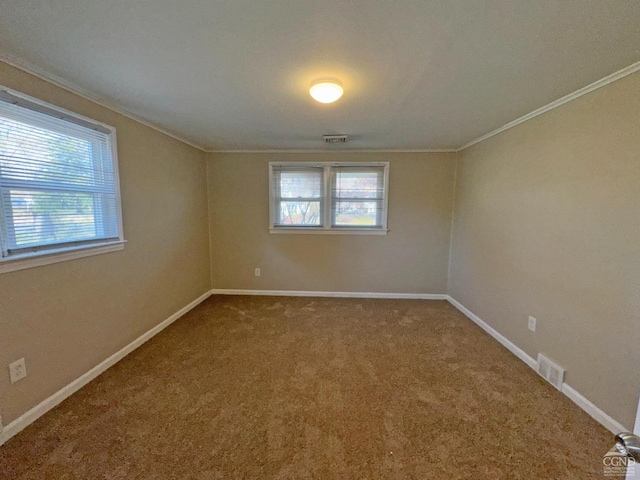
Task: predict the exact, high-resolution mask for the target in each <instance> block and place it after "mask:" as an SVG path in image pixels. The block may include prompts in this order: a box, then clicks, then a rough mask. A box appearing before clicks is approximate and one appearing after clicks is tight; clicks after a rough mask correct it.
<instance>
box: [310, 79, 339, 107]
mask: <svg viewBox="0 0 640 480" xmlns="http://www.w3.org/2000/svg"><path fill="white" fill-rule="evenodd" d="M343 93H344V90H343V88H342V83H341V82H340V80H338V79H336V78H317V79H316V80H314V81H313V82H312V83H311V88H310V89H309V94H310V95H311V96H312V97H313V98H314V99H315V100H316V101H318V102H320V103H333V102H335V101H336V100H338V99H339V98H340V97H341V96H342V94H343Z"/></svg>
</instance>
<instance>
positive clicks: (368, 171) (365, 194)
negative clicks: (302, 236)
mask: <svg viewBox="0 0 640 480" xmlns="http://www.w3.org/2000/svg"><path fill="white" fill-rule="evenodd" d="M384 192H385V185H384V167H383V166H380V167H378V166H365V167H360V166H344V167H342V166H334V167H332V188H331V225H332V226H333V227H348V228H382V227H383V218H384V208H385V204H384Z"/></svg>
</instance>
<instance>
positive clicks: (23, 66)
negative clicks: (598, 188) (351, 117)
mask: <svg viewBox="0 0 640 480" xmlns="http://www.w3.org/2000/svg"><path fill="white" fill-rule="evenodd" d="M0 62H4V63H6V64H8V65H10V66H12V67H14V68H17V69H19V70H22V71H24V72H26V73H29V74H31V75H33V76H35V77H37V78H40V79H41V80H44V81H46V82H49V83H51V84H53V85H55V86H57V87H59V88H62V89H63V90H66V91H68V92H70V93H73V94H74V95H78V96H79V97H82V98H84V99H86V100H89V101H90V102H93V103H96V104H98V105H100V106H102V107H105V108H108V109H109V110H112V111H114V112H116V113H119V114H120V115H123V116H125V117H127V118H130V119H131V120H134V121H136V122H138V123H141V124H142V125H146V126H147V127H149V128H152V129H154V130H156V131H158V132H160V133H162V134H164V135H167V136H169V137H171V138H173V139H175V140H178V141H179V142H182V143H185V144H187V145H189V146H191V147H194V148H196V149H198V150H200V151H202V152H205V153H281V154H282V153H285V154H286V153H293V154H296V153H297V154H300V153H325V154H326V153H457V152H461V151H462V150H465V149H467V148H469V147H471V146H473V145H475V144H477V143H480V142H483V141H484V140H487V139H489V138H491V137H494V136H496V135H498V134H500V133H502V132H504V131H506V130H509V129H510V128H513V127H515V126H518V125H520V124H521V123H524V122H526V121H528V120H531V119H532V118H535V117H537V116H539V115H542V114H543V113H546V112H548V111H550V110H553V109H554V108H558V107H560V106H562V105H564V104H566V103H569V102H571V101H572V100H575V99H576V98H579V97H582V96H583V95H586V94H588V93H591V92H593V91H594V90H597V89H599V88H602V87H604V86H606V85H609V84H610V83H613V82H615V81H616V80H620V79H621V78H624V77H626V76H628V75H631V74H633V73H636V72H638V71H640V61H639V62H636V63H633V64H631V65H629V66H628V67H625V68H623V69H621V70H618V71H617V72H614V73H612V74H611V75H608V76H606V77H604V78H601V79H600V80H597V81H595V82H593V83H591V84H589V85H587V86H586V87H583V88H581V89H579V90H576V91H575V92H573V93H570V94H568V95H565V96H564V97H562V98H559V99H558V100H555V101H553V102H551V103H549V104H547V105H545V106H543V107H540V108H538V109H536V110H534V111H532V112H530V113H527V114H526V115H523V116H522V117H519V118H517V119H515V120H513V121H511V122H509V123H507V124H505V125H503V126H502V127H500V128H497V129H495V130H492V131H490V132H489V133H487V134H485V135H482V136H481V137H478V138H476V139H475V140H471V141H470V142H468V143H465V144H464V145H462V146H460V147H458V148H435V149H384V148H378V149H376V148H367V149H343V150H328V149H320V148H309V149H286V148H283V149H279V148H276V149H238V150H233V149H212V148H206V147H204V146H202V145H199V144H197V143H195V142H193V141H191V140H189V139H187V138H185V137H183V136H181V135H179V134H177V133H175V132H172V131H170V130H167V129H166V128H164V127H161V126H160V125H157V124H155V123H153V122H150V121H148V120H145V119H144V118H141V117H139V116H138V115H135V114H133V113H131V112H129V111H127V110H126V109H124V108H122V107H121V106H119V105H116V104H115V103H114V102H112V101H110V100H107V99H105V98H102V97H98V96H96V95H94V94H92V93H89V92H87V91H86V90H84V89H83V88H81V87H79V86H77V85H75V84H73V83H72V82H69V81H67V80H64V79H63V78H60V77H58V76H57V75H54V74H52V73H49V72H47V71H45V70H43V69H41V68H39V67H36V66H35V65H33V64H32V63H30V62H26V61H24V60H18V59H17V58H15V57H13V56H10V55H7V54H5V53H0Z"/></svg>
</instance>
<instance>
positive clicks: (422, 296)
mask: <svg viewBox="0 0 640 480" xmlns="http://www.w3.org/2000/svg"><path fill="white" fill-rule="evenodd" d="M211 294H212V295H265V296H272V297H334V298H404V299H419V300H446V299H447V295H446V294H444V293H378V292H320V291H315V290H238V289H233V288H214V289H213V290H211Z"/></svg>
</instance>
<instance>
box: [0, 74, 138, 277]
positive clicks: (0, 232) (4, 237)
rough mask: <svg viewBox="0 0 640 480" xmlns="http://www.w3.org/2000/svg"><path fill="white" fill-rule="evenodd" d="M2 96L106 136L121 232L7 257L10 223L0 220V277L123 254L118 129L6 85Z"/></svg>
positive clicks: (41, 246) (16, 103)
mask: <svg viewBox="0 0 640 480" xmlns="http://www.w3.org/2000/svg"><path fill="white" fill-rule="evenodd" d="M0 96H2V98H3V100H1V101H3V102H5V101H7V100H8V101H9V102H10V103H13V104H15V105H17V106H19V107H22V108H26V109H29V110H32V111H35V112H38V113H41V114H43V115H49V116H51V117H54V118H57V119H60V120H64V121H68V122H70V123H73V124H75V125H79V126H81V127H84V128H88V129H93V130H99V131H102V132H103V133H105V135H107V137H108V140H107V147H108V150H109V152H108V153H109V154H110V155H109V156H110V159H111V163H112V168H113V176H114V178H113V183H114V195H115V212H114V213H115V225H116V228H117V230H118V231H117V236H115V237H112V238H109V239H97V240H87V241H78V242H66V243H64V244H59V245H40V246H38V245H36V246H33V247H28V248H25V251H24V252H19V253H15V254H10V255H5V254H4V252H5V251H6V250H7V243H6V242H8V241H9V235H10V232H9V231H8V230H9V228H8V225H7V220H6V219H4V218H2V219H0V242H1V243H2V251H1V252H0V274H3V273H8V272H13V271H16V270H23V269H26V268H33V267H38V266H42V265H49V264H52V263H58V262H64V261H68V260H74V259H77V258H83V257H88V256H93V255H101V254H105V253H110V252H115V251H119V250H123V249H124V245H125V243H126V240H125V238H124V230H123V221H122V200H121V195H120V175H119V170H118V149H117V136H116V129H115V128H114V127H112V126H111V125H107V124H105V123H102V122H99V121H97V120H93V119H91V118H88V117H85V116H83V115H79V114H77V113H75V112H71V111H69V110H66V109H64V108H61V107H58V106H56V105H52V104H50V103H47V102H45V101H43V100H40V99H38V98H34V97H31V96H29V95H26V94H24V93H22V92H18V91H16V90H13V89H10V88H7V87H5V86H3V85H0ZM0 215H4V213H2V211H0Z"/></svg>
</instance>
